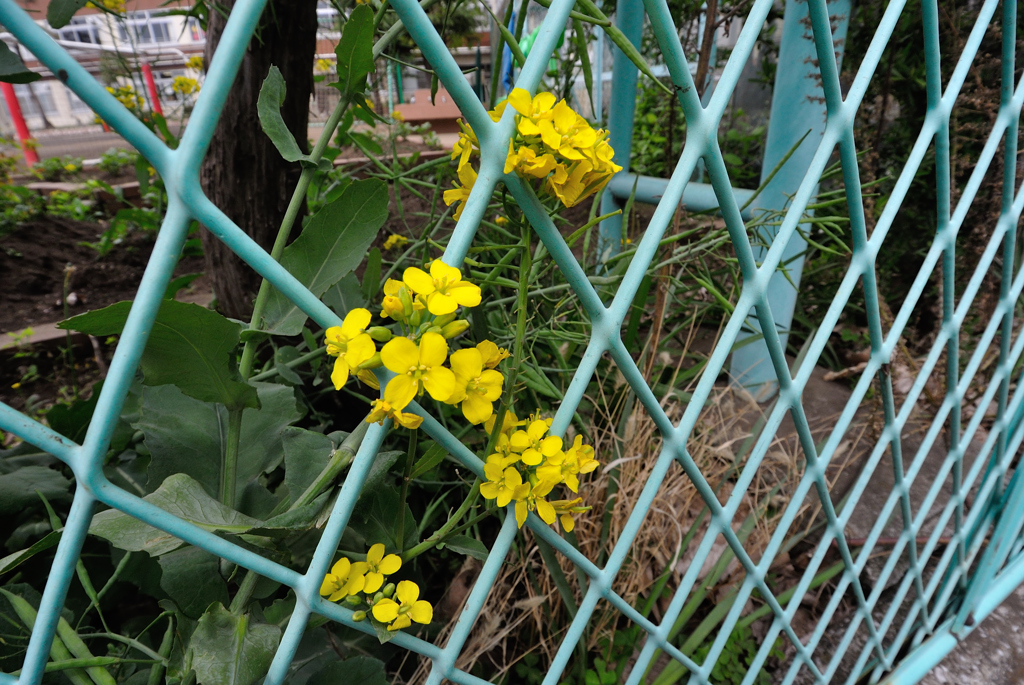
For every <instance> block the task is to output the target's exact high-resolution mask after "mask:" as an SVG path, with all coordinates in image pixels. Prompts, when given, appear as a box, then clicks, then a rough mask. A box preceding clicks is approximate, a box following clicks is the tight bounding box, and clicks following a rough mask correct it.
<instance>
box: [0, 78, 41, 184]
mask: <svg viewBox="0 0 1024 685" xmlns="http://www.w3.org/2000/svg"><path fill="white" fill-rule="evenodd" d="M0 88H2V89H3V91H4V100H5V101H6V102H7V111H8V112H10V113H11V119H12V120H14V130H15V132H16V133H17V134H18V141H19V142H20V143H21V152H22V154H23V155H25V164H27V165H28V166H29V168H32V165H33V164H38V163H39V155H38V154H37V153H36V150H35V147H33V144H34V141H33V139H32V134H31V133H30V132H29V130H28V124H26V123H25V116H24V115H23V114H22V113H21V103H19V102H18V96H17V95H16V94H15V93H14V86H12V85H11V84H10V83H0Z"/></svg>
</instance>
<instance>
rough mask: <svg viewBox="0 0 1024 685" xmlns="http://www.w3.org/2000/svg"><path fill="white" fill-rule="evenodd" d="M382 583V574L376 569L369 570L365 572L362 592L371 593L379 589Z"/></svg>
mask: <svg viewBox="0 0 1024 685" xmlns="http://www.w3.org/2000/svg"><path fill="white" fill-rule="evenodd" d="M383 585H384V574H382V573H377V572H376V571H370V572H369V573H367V574H366V584H365V585H364V586H363V592H369V593H373V592H376V591H377V590H379V589H381V587H382V586H383Z"/></svg>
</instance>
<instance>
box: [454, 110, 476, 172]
mask: <svg viewBox="0 0 1024 685" xmlns="http://www.w3.org/2000/svg"><path fill="white" fill-rule="evenodd" d="M459 128H461V129H462V131H461V133H459V139H458V140H457V141H455V145H453V146H452V159H455V158H456V157H457V158H458V159H459V166H458V170H459V171H462V168H463V167H464V166H466V165H467V164H469V158H470V156H471V155H472V154H473V153H474V152H475V151H476V150H478V149H479V148H480V141H478V140H477V137H476V133H474V132H473V128H472V127H471V126H470V125H469V124H466V123H463V121H462V119H459Z"/></svg>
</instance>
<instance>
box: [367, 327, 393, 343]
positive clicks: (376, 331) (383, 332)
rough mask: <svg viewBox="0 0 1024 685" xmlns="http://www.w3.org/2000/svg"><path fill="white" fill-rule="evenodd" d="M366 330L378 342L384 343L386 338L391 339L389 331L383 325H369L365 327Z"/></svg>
mask: <svg viewBox="0 0 1024 685" xmlns="http://www.w3.org/2000/svg"><path fill="white" fill-rule="evenodd" d="M366 332H367V333H369V334H370V337H371V338H373V339H374V340H376V341H377V342H380V343H386V342H387V341H388V340H391V331H389V330H388V329H386V328H384V327H383V326H370V327H369V328H367V329H366Z"/></svg>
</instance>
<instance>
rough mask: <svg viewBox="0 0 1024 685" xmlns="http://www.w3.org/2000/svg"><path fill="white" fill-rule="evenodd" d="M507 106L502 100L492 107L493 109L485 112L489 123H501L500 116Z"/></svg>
mask: <svg viewBox="0 0 1024 685" xmlns="http://www.w3.org/2000/svg"><path fill="white" fill-rule="evenodd" d="M507 106H508V100H502V101H501V102H499V103H498V104H496V105H495V106H494V109H492V110H490V111H488V112H487V115H488V116H489V117H491V121H501V115H502V114H504V113H505V108H506V107H507Z"/></svg>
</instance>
